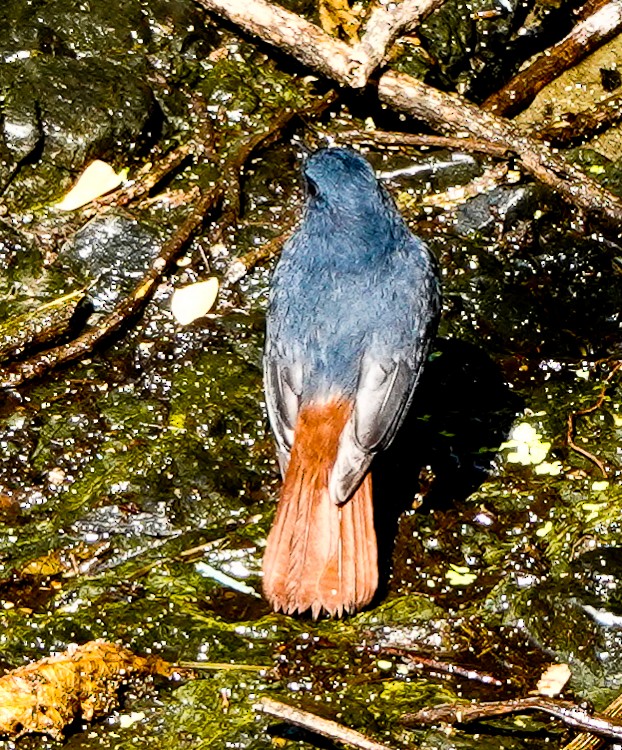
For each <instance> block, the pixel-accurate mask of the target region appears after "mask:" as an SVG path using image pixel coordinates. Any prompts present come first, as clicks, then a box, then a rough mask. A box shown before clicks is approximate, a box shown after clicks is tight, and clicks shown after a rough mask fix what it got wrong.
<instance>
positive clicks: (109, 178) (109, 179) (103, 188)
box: [56, 159, 127, 211]
mask: <svg viewBox="0 0 622 750" xmlns="http://www.w3.org/2000/svg"><path fill="white" fill-rule="evenodd" d="M126 176H127V170H121V172H119V173H118V174H117V173H116V172H115V171H114V169H113V168H112V167H111V166H110V164H107V163H106V162H105V161H100V160H99V159H96V160H95V161H93V162H91V163H90V164H89V165H88V167H87V168H86V169H85V170H84V172H82V174H81V175H80V177H78V181H77V182H76V184H75V185H74V186H73V187H72V188H71V190H70V191H69V192H68V193H67V195H66V196H65V197H64V198H63V200H62V201H61V202H60V203H57V204H56V208H60V209H61V210H62V211H73V210H75V209H76V208H80V207H81V206H85V205H86V204H87V203H90V202H91V201H94V200H95V199H96V198H99V197H101V196H102V195H105V194H106V193H109V192H110V191H111V190H114V189H115V188H118V187H119V185H121V184H122V182H123V180H124V179H125V178H126Z"/></svg>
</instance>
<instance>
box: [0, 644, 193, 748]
mask: <svg viewBox="0 0 622 750" xmlns="http://www.w3.org/2000/svg"><path fill="white" fill-rule="evenodd" d="M174 671H179V670H175V669H174V668H173V666H172V665H171V664H169V663H167V662H165V661H163V660H162V659H160V658H158V657H148V658H145V657H142V656H136V655H135V654H133V653H132V652H131V651H129V650H128V649H125V648H122V647H121V646H118V645H116V644H114V643H107V642H105V641H89V642H88V643H85V644H84V645H83V646H73V647H70V648H69V649H67V651H64V652H63V653H62V654H57V655H56V656H50V657H47V658H45V659H40V660H39V661H37V662H33V663H32V664H29V665H28V666H26V667H19V668H18V669H14V670H13V671H11V672H9V673H7V674H5V675H4V676H3V677H0V734H5V735H8V736H10V737H19V736H20V735H23V734H27V733H29V732H40V733H45V734H49V735H51V736H52V737H59V736H60V735H61V733H62V731H63V729H64V728H65V727H66V726H67V725H68V724H70V723H71V722H72V721H73V720H74V719H76V718H77V717H82V718H83V719H85V720H86V721H90V720H91V719H92V718H93V717H94V716H97V715H101V714H104V713H107V712H109V711H110V710H111V709H112V708H114V707H115V706H116V705H117V704H118V701H117V690H118V688H119V687H120V686H121V685H122V684H123V683H126V682H127V681H128V680H129V679H130V678H133V677H143V676H146V675H153V674H159V675H163V676H165V677H170V676H171V675H172V674H173V672H174Z"/></svg>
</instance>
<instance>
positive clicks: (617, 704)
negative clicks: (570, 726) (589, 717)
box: [563, 695, 622, 750]
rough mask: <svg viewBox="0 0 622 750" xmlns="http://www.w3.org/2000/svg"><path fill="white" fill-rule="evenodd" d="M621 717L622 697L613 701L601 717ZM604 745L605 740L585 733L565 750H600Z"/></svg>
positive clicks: (577, 737) (564, 748)
mask: <svg viewBox="0 0 622 750" xmlns="http://www.w3.org/2000/svg"><path fill="white" fill-rule="evenodd" d="M620 715H622V695H619V696H618V697H617V698H616V699H615V700H613V701H612V702H611V703H610V704H609V705H608V706H607V708H606V709H605V710H604V711H603V712H602V714H601V716H608V717H611V718H617V717H618V716H620ZM602 745H603V739H602V738H601V737H596V736H595V735H593V734H586V733H583V734H578V735H577V736H576V737H575V738H574V739H573V740H571V741H570V742H569V743H568V744H567V745H564V747H563V750H598V748H599V747H601V746H602Z"/></svg>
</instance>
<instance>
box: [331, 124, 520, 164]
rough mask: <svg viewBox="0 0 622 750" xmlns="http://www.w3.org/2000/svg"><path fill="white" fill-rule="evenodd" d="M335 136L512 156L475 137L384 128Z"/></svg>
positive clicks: (377, 143) (365, 142)
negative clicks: (396, 131)
mask: <svg viewBox="0 0 622 750" xmlns="http://www.w3.org/2000/svg"><path fill="white" fill-rule="evenodd" d="M335 137H336V138H338V139H339V140H340V141H343V142H345V143H364V144H371V145H381V146H424V147H428V148H447V149H453V150H455V151H464V152H466V153H469V154H470V153H481V154H487V155H488V156H496V157H499V158H500V159H502V158H505V157H508V156H511V154H512V151H511V149H508V147H507V146H504V145H499V144H498V143H494V142H492V141H479V140H477V139H475V138H452V137H450V136H446V135H413V134H412V133H392V132H387V131H384V130H370V131H368V132H367V131H364V130H342V131H339V132H338V133H336V134H335Z"/></svg>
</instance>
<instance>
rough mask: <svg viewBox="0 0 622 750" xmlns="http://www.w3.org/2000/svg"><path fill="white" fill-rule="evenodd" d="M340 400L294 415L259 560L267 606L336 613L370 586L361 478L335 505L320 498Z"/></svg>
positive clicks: (365, 491)
mask: <svg viewBox="0 0 622 750" xmlns="http://www.w3.org/2000/svg"><path fill="white" fill-rule="evenodd" d="M350 412H351V405H350V404H349V403H348V402H346V401H331V402H329V403H327V404H322V405H315V406H308V407H305V408H304V409H302V410H301V412H300V414H299V416H298V422H297V424H296V431H295V438H294V445H293V448H292V455H291V459H290V463H289V467H288V469H287V472H286V474H285V479H284V482H283V489H282V492H281V498H280V500H279V506H278V509H277V514H276V519H275V521H274V525H273V527H272V530H271V531H270V534H269V536H268V543H267V547H266V552H265V555H264V560H263V570H264V582H263V589H264V593H265V595H266V598H267V599H268V601H269V602H270V603H271V604H272V606H273V607H274V609H276V610H281V611H283V612H286V613H287V614H293V613H294V612H299V613H302V612H306V611H307V610H311V614H312V615H313V617H317V616H318V615H319V614H320V613H321V612H327V613H328V614H329V615H337V616H341V615H342V614H343V613H344V612H353V611H355V610H357V609H360V608H361V607H363V606H364V605H365V604H367V603H368V602H369V601H370V600H371V598H372V597H373V595H374V593H375V591H376V587H377V585H378V553H377V546H376V532H375V530H374V513H373V505H372V491H371V476H370V475H369V474H368V475H367V476H366V477H365V479H364V480H363V482H362V484H361V486H360V487H359V488H358V489H357V491H356V492H355V493H354V495H353V496H352V497H351V498H350V499H349V500H348V502H346V503H344V504H343V505H341V506H338V505H336V504H335V503H334V502H333V501H332V500H331V499H330V497H329V495H328V479H329V474H330V470H331V468H332V466H333V464H334V462H335V457H336V455H337V448H338V445H339V437H340V435H341V432H342V431H343V428H344V425H345V423H346V421H347V419H348V417H349V416H350Z"/></svg>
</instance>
